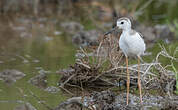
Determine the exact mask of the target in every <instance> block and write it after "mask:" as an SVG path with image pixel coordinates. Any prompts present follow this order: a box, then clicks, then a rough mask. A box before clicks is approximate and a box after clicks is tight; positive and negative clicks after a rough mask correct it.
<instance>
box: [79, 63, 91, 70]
mask: <svg viewBox="0 0 178 110" xmlns="http://www.w3.org/2000/svg"><path fill="white" fill-rule="evenodd" d="M76 63H77V64H79V65H82V66H84V67H86V68H88V69H91V67H90V66H88V65H86V64H84V63H82V62H76Z"/></svg>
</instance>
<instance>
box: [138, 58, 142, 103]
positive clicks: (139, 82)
mask: <svg viewBox="0 0 178 110" xmlns="http://www.w3.org/2000/svg"><path fill="white" fill-rule="evenodd" d="M138 88H139V93H140V103H141V104H142V88H141V80H140V57H139V56H138Z"/></svg>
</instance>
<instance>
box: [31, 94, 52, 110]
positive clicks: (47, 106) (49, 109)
mask: <svg viewBox="0 0 178 110" xmlns="http://www.w3.org/2000/svg"><path fill="white" fill-rule="evenodd" d="M29 92H30V93H31V95H32V96H33V97H34V98H35V99H37V100H38V101H39V102H40V103H41V104H42V105H44V106H45V107H46V108H47V109H48V110H53V109H52V108H51V107H50V106H49V105H47V104H46V103H44V102H43V101H41V100H40V98H39V97H37V96H36V95H35V94H34V93H33V92H32V91H29Z"/></svg>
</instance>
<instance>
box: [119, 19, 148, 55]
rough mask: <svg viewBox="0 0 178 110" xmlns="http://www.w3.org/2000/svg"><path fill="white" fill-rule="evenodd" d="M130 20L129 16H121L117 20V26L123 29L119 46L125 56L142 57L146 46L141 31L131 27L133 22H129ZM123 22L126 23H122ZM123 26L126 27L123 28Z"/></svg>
mask: <svg viewBox="0 0 178 110" xmlns="http://www.w3.org/2000/svg"><path fill="white" fill-rule="evenodd" d="M128 20H129V19H128V18H121V19H119V20H118V21H117V26H118V27H119V28H121V29H122V34H121V36H120V39H119V47H120V48H121V50H122V51H123V53H124V54H125V56H139V57H140V55H142V54H144V51H145V49H146V46H145V43H144V40H143V39H142V36H141V35H140V33H138V32H136V31H134V30H132V29H131V24H129V23H130V22H127V21H128ZM129 21H130V20H129ZM121 22H123V23H124V24H121ZM120 25H122V26H120ZM129 25H130V26H129ZM123 26H125V27H124V28H123Z"/></svg>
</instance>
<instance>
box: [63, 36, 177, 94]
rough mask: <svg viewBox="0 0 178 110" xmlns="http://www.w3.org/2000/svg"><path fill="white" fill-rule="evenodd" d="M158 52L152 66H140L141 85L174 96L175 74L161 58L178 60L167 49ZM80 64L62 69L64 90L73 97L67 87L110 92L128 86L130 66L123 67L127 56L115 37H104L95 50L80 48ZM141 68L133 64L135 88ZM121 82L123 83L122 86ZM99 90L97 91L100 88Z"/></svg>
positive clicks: (133, 83) (150, 64)
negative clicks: (121, 86) (163, 64)
mask: <svg viewBox="0 0 178 110" xmlns="http://www.w3.org/2000/svg"><path fill="white" fill-rule="evenodd" d="M161 48H162V51H161V52H160V53H158V55H157V57H156V58H155V59H154V60H153V62H152V63H142V64H141V65H140V73H141V82H142V86H143V88H144V89H145V90H149V89H156V90H158V89H159V90H161V91H163V92H164V93H167V94H168V95H169V96H171V93H173V90H174V87H175V81H176V79H175V73H174V72H172V71H170V70H167V69H166V67H164V66H162V64H161V63H160V62H159V56H161V55H162V56H164V57H166V58H170V59H171V60H176V61H177V60H178V59H177V58H174V57H172V56H170V55H169V54H168V53H167V51H166V49H165V48H163V47H162V46H161ZM76 57H77V59H76V62H75V64H74V65H73V66H70V67H69V68H67V69H64V70H61V72H60V74H62V78H61V80H60V84H61V85H60V87H61V88H63V89H64V90H65V91H67V92H68V93H70V94H72V93H71V92H70V90H68V89H67V87H75V88H79V89H81V90H83V89H91V88H94V89H95V90H100V89H102V90H103V89H106V88H111V87H117V86H120V85H125V81H126V67H125V66H123V61H124V57H123V55H122V53H121V51H120V50H119V49H118V39H117V37H116V36H114V35H111V34H109V35H107V36H106V37H103V36H102V39H101V40H100V41H99V45H98V46H97V48H95V49H88V50H87V51H86V49H83V48H80V50H79V51H78V53H77V54H76ZM137 67H138V65H137V64H134V65H129V68H128V69H129V71H130V73H131V74H130V75H131V76H130V77H131V82H130V83H131V85H137V76H138V75H137V73H138V70H137ZM118 82H119V83H118ZM96 88H97V89H96Z"/></svg>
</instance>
